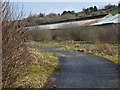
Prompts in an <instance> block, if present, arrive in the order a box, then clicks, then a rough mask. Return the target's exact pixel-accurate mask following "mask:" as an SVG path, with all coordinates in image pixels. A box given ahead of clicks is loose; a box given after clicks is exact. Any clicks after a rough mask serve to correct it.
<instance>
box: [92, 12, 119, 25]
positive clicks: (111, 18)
mask: <svg viewBox="0 0 120 90" xmlns="http://www.w3.org/2000/svg"><path fill="white" fill-rule="evenodd" d="M110 23H120V14H116V15H115V16H107V17H104V18H102V19H101V20H100V21H99V22H98V23H94V24H91V25H103V24H110Z"/></svg>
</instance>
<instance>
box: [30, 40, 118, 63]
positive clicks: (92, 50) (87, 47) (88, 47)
mask: <svg viewBox="0 0 120 90" xmlns="http://www.w3.org/2000/svg"><path fill="white" fill-rule="evenodd" d="M30 43H31V45H34V44H36V45H38V46H39V47H41V48H44V47H52V48H59V49H63V50H72V51H79V52H85V53H89V54H95V55H97V56H101V57H104V58H107V59H109V60H111V61H113V62H114V63H116V64H119V65H120V62H118V45H115V44H97V43H96V44H95V43H94V44H93V43H91V42H84V41H83V42H82V41H62V42H57V41H51V42H34V41H33V42H30Z"/></svg>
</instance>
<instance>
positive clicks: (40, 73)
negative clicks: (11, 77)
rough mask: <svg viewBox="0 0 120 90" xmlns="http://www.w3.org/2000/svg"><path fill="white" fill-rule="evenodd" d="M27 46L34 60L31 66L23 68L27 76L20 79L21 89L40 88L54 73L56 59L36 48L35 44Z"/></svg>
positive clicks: (51, 54) (52, 55)
mask: <svg viewBox="0 0 120 90" xmlns="http://www.w3.org/2000/svg"><path fill="white" fill-rule="evenodd" d="M27 45H28V44H27ZM29 45H30V46H31V47H28V50H29V52H30V54H31V56H32V57H34V60H32V64H30V65H27V66H26V68H25V69H27V74H26V75H25V76H24V78H22V79H21V83H22V85H21V87H23V88H24V87H25V88H42V87H44V85H46V83H47V82H48V79H49V77H50V76H51V75H52V74H53V72H54V71H55V69H56V67H57V65H58V57H56V56H55V55H54V54H53V53H50V52H46V51H42V50H40V49H39V48H36V46H35V44H34V45H31V44H29ZM29 45H28V46H29Z"/></svg>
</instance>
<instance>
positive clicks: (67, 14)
mask: <svg viewBox="0 0 120 90" xmlns="http://www.w3.org/2000/svg"><path fill="white" fill-rule="evenodd" d="M118 8H119V7H118V6H117V5H106V6H104V8H102V9H98V8H97V7H96V6H93V7H88V8H84V9H83V10H82V11H80V12H75V11H63V13H61V14H57V13H49V14H48V15H45V14H43V13H40V14H38V15H30V16H29V17H28V18H27V20H28V22H29V26H35V25H44V24H49V23H50V24H51V23H57V22H58V23H59V22H64V21H70V20H76V19H78V18H85V17H93V16H99V15H104V14H109V13H112V15H115V14H116V13H118Z"/></svg>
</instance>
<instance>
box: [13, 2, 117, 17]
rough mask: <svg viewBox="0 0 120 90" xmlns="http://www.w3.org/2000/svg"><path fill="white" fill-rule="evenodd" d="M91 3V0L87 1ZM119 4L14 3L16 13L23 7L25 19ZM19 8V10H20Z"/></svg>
mask: <svg viewBox="0 0 120 90" xmlns="http://www.w3.org/2000/svg"><path fill="white" fill-rule="evenodd" d="M87 1H89V0H87ZM109 3H111V4H116V5H117V4H118V2H112V1H110V2H19V3H18V2H14V5H15V8H16V11H20V10H21V9H22V7H23V12H24V13H25V17H27V16H28V15H29V14H30V12H31V14H39V13H40V12H41V13H45V14H49V13H60V14H61V13H62V12H63V11H65V10H66V11H68V10H70V11H71V10H74V11H75V12H79V11H81V10H82V9H83V8H88V7H90V6H97V7H98V8H102V7H103V6H105V5H107V4H109ZM18 8H19V10H18Z"/></svg>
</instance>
